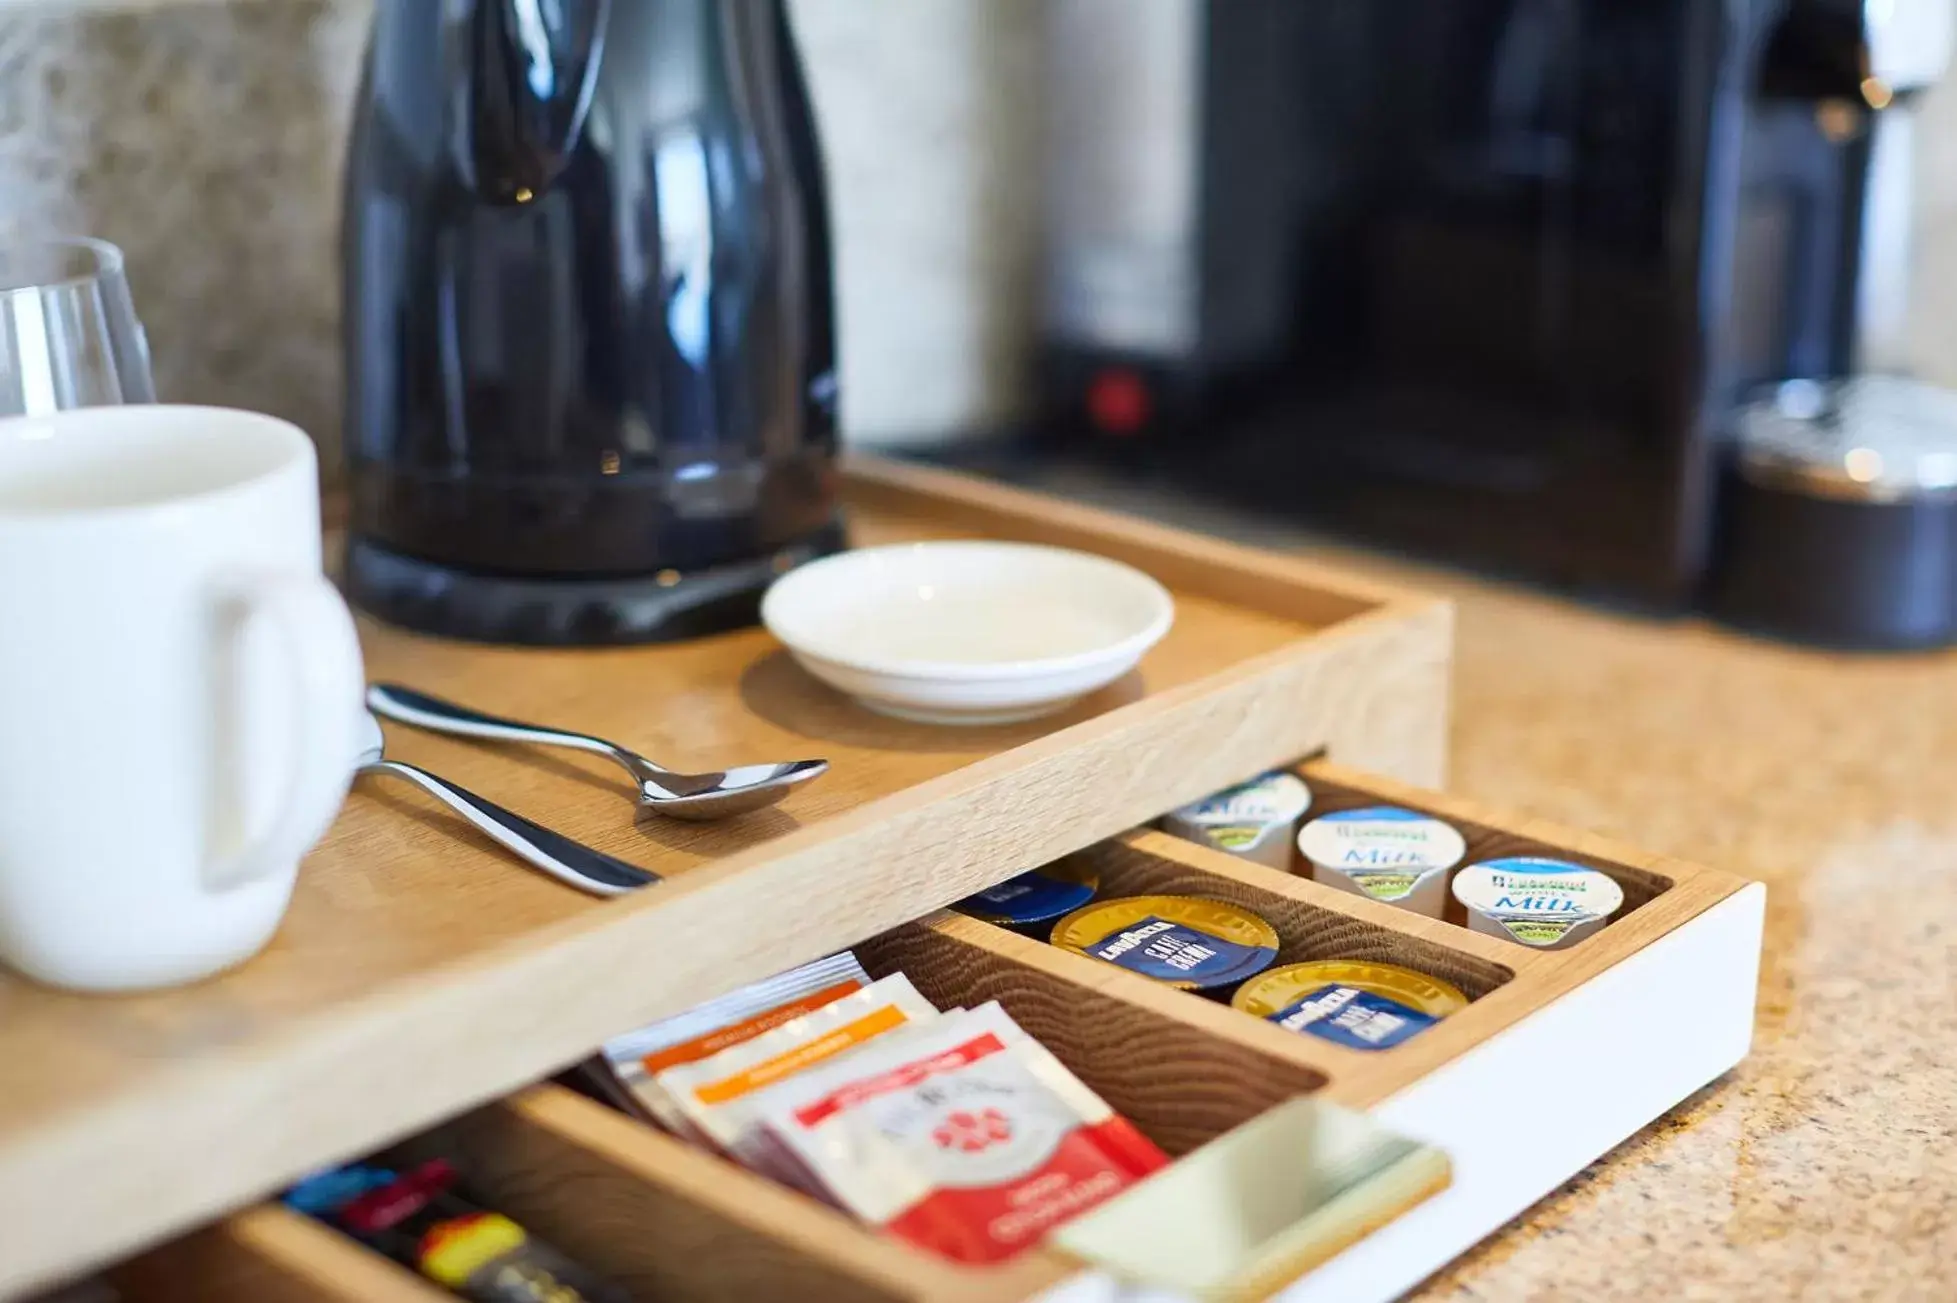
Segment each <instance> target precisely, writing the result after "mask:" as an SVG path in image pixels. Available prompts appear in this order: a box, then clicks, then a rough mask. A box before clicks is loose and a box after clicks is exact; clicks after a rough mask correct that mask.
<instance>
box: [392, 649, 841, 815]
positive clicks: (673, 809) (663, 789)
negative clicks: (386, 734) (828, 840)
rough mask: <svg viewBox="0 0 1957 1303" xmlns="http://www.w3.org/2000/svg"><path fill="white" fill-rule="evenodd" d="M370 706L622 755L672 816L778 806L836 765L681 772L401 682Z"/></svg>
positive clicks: (468, 730)
mask: <svg viewBox="0 0 1957 1303" xmlns="http://www.w3.org/2000/svg"><path fill="white" fill-rule="evenodd" d="M367 705H368V707H369V708H370V709H372V710H373V712H374V713H375V714H377V715H381V716H384V717H386V718H388V719H391V720H393V721H394V722H395V723H397V724H408V725H412V726H413V727H415V728H425V729H427V730H428V731H430V732H431V733H447V734H450V735H451V736H454V737H471V738H476V739H478V740H481V741H485V742H523V743H528V744H530V745H532V746H555V747H569V748H571V749H573V750H576V751H590V752H594V753H596V754H598V755H601V756H605V757H607V758H608V759H610V760H613V761H615V762H616V763H617V764H618V765H619V766H620V767H621V768H623V769H624V770H625V772H626V773H628V774H630V775H632V779H633V781H634V783H636V784H637V786H638V789H639V808H640V809H641V810H651V811H653V812H655V813H657V814H663V815H665V816H667V817H668V818H671V819H694V820H704V819H725V818H727V817H729V816H730V815H736V814H746V813H748V812H749V811H750V810H759V809H761V808H763V807H764V806H770V805H773V804H774V803H775V802H777V801H779V800H781V798H782V797H784V796H786V795H788V791H789V789H790V788H792V787H794V786H796V785H797V784H799V783H806V782H808V781H809V780H810V779H811V778H816V777H818V776H820V775H821V774H822V773H824V772H825V771H826V770H827V769H828V768H829V762H828V761H827V760H791V761H787V762H785V763H781V764H770V765H739V766H736V767H735V768H733V769H726V770H716V771H714V772H711V773H704V774H682V773H677V772H675V771H674V770H671V769H667V768H665V767H664V766H661V765H656V764H654V763H653V762H652V761H650V760H648V759H646V758H645V757H644V756H642V755H640V754H639V753H638V752H636V751H632V750H629V749H627V748H625V747H622V746H620V745H618V743H616V742H607V741H605V739H603V738H601V737H592V736H591V735H590V734H588V733H573V732H570V731H569V730H566V729H558V728H544V727H543V726H541V725H538V724H525V723H523V722H521V721H520V720H514V719H503V718H501V717H500V716H496V715H486V714H484V713H483V712H481V711H479V710H472V709H470V708H469V707H467V706H459V705H457V704H456V703H454V702H452V701H444V700H442V699H441V698H440V697H436V696H431V695H429V694H428V693H426V692H417V691H415V690H414V689H413V688H404V687H402V686H401V685H400V684H398V683H376V684H373V685H372V686H370V687H369V688H368V689H367Z"/></svg>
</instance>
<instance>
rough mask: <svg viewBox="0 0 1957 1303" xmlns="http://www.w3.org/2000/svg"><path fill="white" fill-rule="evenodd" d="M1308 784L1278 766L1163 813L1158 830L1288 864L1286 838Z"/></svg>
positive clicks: (1304, 806)
mask: <svg viewBox="0 0 1957 1303" xmlns="http://www.w3.org/2000/svg"><path fill="white" fill-rule="evenodd" d="M1310 808H1311V789H1310V788H1309V787H1306V786H1305V780H1304V779H1302V778H1300V777H1298V775H1296V774H1293V773H1289V772H1287V771H1285V770H1282V769H1273V770H1272V771H1271V772H1269V773H1267V774H1259V775H1258V776H1257V777H1255V778H1253V779H1251V780H1250V781H1249V782H1247V783H1238V784H1237V785H1236V786H1235V787H1226V788H1225V789H1223V790H1222V791H1220V792H1218V793H1217V794H1216V795H1214V796H1207V797H1204V798H1203V799H1202V800H1200V801H1192V802H1191V803H1190V804H1188V805H1185V806H1183V807H1181V808H1180V809H1177V810H1173V811H1171V812H1170V813H1168V814H1166V815H1164V816H1163V817H1162V831H1164V832H1168V833H1173V834H1175V835H1176V836H1177V837H1180V838H1182V839H1183V840H1184V841H1192V842H1196V843H1198V844H1200V845H1203V846H1208V847H1210V848H1212V849H1214V850H1219V851H1222V852H1223V853H1224V854H1226V855H1234V856H1236V857H1237V858H1239V859H1244V860H1252V861H1254V862H1256V863H1258V864H1263V865H1267V866H1269V867H1271V868H1273V869H1285V870H1289V869H1290V867H1291V839H1292V837H1293V835H1294V834H1295V833H1296V832H1297V830H1298V820H1300V819H1302V818H1303V817H1304V814H1305V811H1306V810H1309V809H1310Z"/></svg>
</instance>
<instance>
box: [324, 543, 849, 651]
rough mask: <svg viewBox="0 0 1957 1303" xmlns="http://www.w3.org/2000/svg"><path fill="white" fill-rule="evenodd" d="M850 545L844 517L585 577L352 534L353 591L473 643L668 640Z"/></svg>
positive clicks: (708, 626) (349, 577)
mask: <svg viewBox="0 0 1957 1303" xmlns="http://www.w3.org/2000/svg"><path fill="white" fill-rule="evenodd" d="M845 546H846V543H845V540H844V534H843V526H842V522H841V520H840V519H837V520H834V521H832V522H830V524H828V525H827V526H825V527H824V528H822V529H821V530H819V531H817V532H816V533H815V534H813V535H811V536H809V537H807V538H805V539H803V540H801V541H800V542H797V543H794V544H792V545H790V546H787V547H783V548H781V549H779V550H777V551H774V552H772V553H768V554H766V555H763V556H759V557H751V558H744V559H742V560H738V561H731V562H726V563H724V564H720V565H712V566H706V567H703V568H700V569H697V570H688V571H680V570H660V571H657V572H655V573H653V574H649V575H605V576H587V577H580V578H552V577H547V576H534V575H524V576H512V575H498V574H478V573H475V572H471V571H466V570H457V569H455V568H453V567H450V566H446V565H436V564H432V563H430V562H427V561H421V560H417V559H416V558H414V557H410V556H405V555H403V554H401V553H399V552H395V551H391V550H389V549H387V548H384V547H381V546H379V545H378V544H376V543H374V542H372V541H371V540H368V539H364V538H355V539H353V540H352V542H351V543H350V544H349V545H348V548H347V561H346V567H347V569H346V585H347V595H348V597H349V598H351V599H352V601H353V602H354V603H355V604H356V605H358V606H360V607H361V608H363V609H365V610H367V611H370V612H372V613H373V614H375V615H377V616H379V617H380V618H381V619H383V620H386V621H389V622H390V623H393V624H399V625H404V626H406V627H408V628H412V629H430V630H438V631H440V632H441V633H443V634H445V635H447V636H449V637H454V638H466V639H469V640H471V641H476V642H498V643H524V644H529V645H531V646H592V645H596V644H618V643H640V642H663V641H669V640H672V639H676V638H693V637H698V636H700V635H702V634H708V633H719V632H722V631H723V630H727V629H736V628H740V627H742V626H745V625H750V624H753V623H755V621H756V620H757V619H758V618H759V611H760V607H761V595H762V593H763V592H765V591H766V590H767V588H768V585H769V584H771V583H773V582H774V580H775V578H776V576H778V575H780V574H783V573H784V572H786V571H788V570H790V569H792V568H793V567H795V566H798V565H801V564H802V563H803V562H805V561H812V560H814V559H815V558H817V557H820V556H827V555H828V554H829V553H831V552H839V551H841V550H842V549H843V548H844V547H845Z"/></svg>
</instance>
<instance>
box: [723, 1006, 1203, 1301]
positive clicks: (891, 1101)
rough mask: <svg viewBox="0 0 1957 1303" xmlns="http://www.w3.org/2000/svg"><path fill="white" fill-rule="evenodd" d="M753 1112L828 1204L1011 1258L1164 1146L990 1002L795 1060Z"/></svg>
mask: <svg viewBox="0 0 1957 1303" xmlns="http://www.w3.org/2000/svg"><path fill="white" fill-rule="evenodd" d="M755 1111H756V1113H757V1114H758V1116H759V1119H760V1121H761V1123H762V1125H763V1126H764V1127H765V1129H766V1132H767V1134H768V1136H769V1138H770V1139H771V1141H772V1142H773V1144H774V1145H775V1146H777V1147H778V1148H779V1149H780V1150H782V1151H785V1156H787V1157H790V1158H792V1160H793V1161H794V1163H795V1164H796V1165H797V1166H798V1167H800V1168H801V1169H802V1171H803V1173H805V1174H806V1176H807V1178H808V1180H809V1183H810V1184H811V1185H813V1186H815V1187H817V1188H818V1189H819V1190H820V1192H821V1193H822V1194H824V1195H825V1196H826V1197H828V1198H829V1199H831V1200H832V1201H834V1202H835V1203H836V1204H837V1205H838V1206H840V1207H842V1208H845V1209H847V1210H849V1211H850V1212H853V1213H855V1214H856V1215H857V1216H859V1217H861V1218H863V1219H864V1220H865V1221H868V1222H870V1223H872V1224H874V1225H877V1226H881V1227H884V1228H885V1229H887V1230H889V1231H890V1232H891V1233H892V1234H894V1235H898V1236H900V1237H902V1238H903V1239H906V1240H909V1241H910V1242H912V1243H913V1244H917V1245H920V1246H922V1247H924V1248H928V1249H931V1250H934V1251H936V1252H938V1253H941V1254H943V1255H944V1256H945V1257H947V1258H951V1259H953V1260H955V1261H958V1262H971V1263H983V1262H997V1261H999V1260H1001V1259H1004V1258H1008V1257H1011V1256H1012V1255H1013V1254H1015V1253H1018V1252H1019V1251H1020V1250H1021V1249H1024V1248H1026V1247H1027V1246H1029V1245H1031V1244H1035V1243H1037V1242H1038V1241H1039V1240H1040V1239H1041V1238H1042V1237H1044V1236H1045V1234H1046V1233H1047V1231H1049V1230H1051V1229H1052V1228H1053V1227H1055V1226H1058V1225H1059V1224H1060V1223H1061V1222H1064V1221H1066V1220H1067V1219H1069V1218H1071V1217H1073V1216H1075V1215H1077V1214H1079V1213H1082V1212H1085V1211H1086V1210H1087V1209H1089V1208H1092V1207H1094V1206H1095V1205H1097V1204H1100V1203H1104V1202H1106V1201H1107V1200H1108V1199H1109V1198H1111V1197H1113V1196H1114V1195H1116V1194H1118V1193H1120V1192H1121V1191H1122V1190H1125V1189H1127V1188H1128V1187H1129V1186H1131V1185H1133V1184H1134V1183H1135V1182H1137V1181H1139V1180H1141V1179H1142V1178H1143V1177H1145V1176H1147V1175H1148V1174H1149V1173H1151V1172H1153V1171H1155V1170H1156V1169H1158V1168H1160V1167H1163V1166H1166V1165H1167V1163H1168V1161H1169V1160H1168V1157H1167V1155H1165V1154H1164V1153H1163V1152H1162V1151H1161V1150H1160V1149H1158V1148H1157V1147H1156V1146H1155V1144H1154V1143H1153V1142H1152V1141H1150V1140H1149V1139H1148V1138H1147V1137H1146V1136H1144V1135H1142V1133H1141V1132H1140V1131H1137V1130H1136V1129H1135V1127H1134V1125H1133V1124H1132V1123H1130V1122H1129V1121H1128V1120H1127V1119H1126V1118H1123V1117H1120V1116H1118V1115H1116V1114H1115V1113H1114V1111H1113V1110H1112V1109H1110V1108H1109V1107H1108V1106H1107V1104H1106V1102H1105V1101H1103V1100H1102V1099H1101V1097H1100V1096H1099V1095H1096V1094H1095V1093H1094V1092H1093V1091H1092V1090H1090V1089H1088V1087H1087V1086H1086V1085H1085V1084H1084V1083H1083V1082H1082V1081H1081V1080H1080V1079H1079V1078H1078V1077H1076V1076H1074V1075H1073V1073H1071V1072H1069V1071H1068V1070H1067V1069H1066V1067H1065V1066H1064V1065H1063V1064H1062V1063H1061V1062H1060V1061H1059V1060H1058V1059H1056V1058H1054V1057H1053V1055H1052V1054H1051V1053H1049V1052H1048V1051H1047V1049H1046V1048H1045V1047H1044V1046H1042V1045H1040V1044H1039V1043H1038V1042H1037V1041H1034V1040H1033V1039H1032V1038H1030V1037H1028V1036H1027V1035H1026V1033H1025V1032H1023V1031H1021V1030H1020V1028H1019V1025H1018V1024H1017V1023H1015V1022H1013V1020H1012V1019H1011V1018H1010V1017H1008V1016H1007V1014H1006V1012H1005V1010H1003V1009H1001V1008H1000V1007H999V1006H998V1005H997V1004H996V1003H994V1004H988V1005H985V1006H983V1007H982V1008H979V1009H975V1010H972V1011H970V1012H968V1013H960V1014H947V1015H945V1016H944V1017H943V1018H940V1019H939V1020H938V1021H937V1022H935V1023H932V1024H929V1025H928V1026H925V1027H922V1028H919V1029H917V1030H915V1031H911V1032H908V1033H906V1034H904V1035H902V1036H897V1037H892V1038H890V1040H889V1042H888V1043H887V1044H871V1045H868V1046H865V1047H864V1048H862V1049H860V1050H858V1051H856V1052H855V1053H854V1054H852V1055H850V1056H848V1057H847V1058H845V1059H839V1060H837V1061H835V1062H834V1063H831V1064H826V1065H823V1066H821V1067H818V1068H814V1069H811V1070H809V1071H808V1072H805V1073H802V1074H801V1075H799V1076H797V1077H795V1078H793V1079H791V1080H789V1081H787V1082H784V1083H782V1084H781V1085H779V1086H775V1087H772V1088H771V1089H770V1090H769V1091H768V1092H767V1093H766V1094H765V1095H764V1096H763V1097H762V1098H761V1099H760V1100H758V1101H757V1103H756V1105H755ZM798 1183H799V1182H798Z"/></svg>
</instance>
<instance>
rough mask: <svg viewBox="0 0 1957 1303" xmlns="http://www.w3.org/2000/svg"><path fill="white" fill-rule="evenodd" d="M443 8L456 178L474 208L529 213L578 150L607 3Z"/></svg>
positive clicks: (531, 1) (482, 1)
mask: <svg viewBox="0 0 1957 1303" xmlns="http://www.w3.org/2000/svg"><path fill="white" fill-rule="evenodd" d="M416 2H417V3H424V2H426V0H416ZM640 2H641V3H643V0H640ZM445 4H446V7H447V9H448V11H449V13H450V14H451V15H454V17H452V18H451V20H450V22H449V23H448V24H447V29H448V38H449V41H448V43H449V52H450V57H449V58H448V60H447V63H448V72H449V97H450V116H449V121H450V133H451V136H450V149H451V152H452V154H453V156H454V159H455V164H456V169H457V171H458V172H459V173H460V175H461V177H462V180H463V183H464V184H465V185H467V186H468V187H469V189H471V190H473V191H474V192H475V193H476V194H477V195H478V196H480V197H481V198H483V199H486V200H488V201H490V202H492V203H505V204H523V203H528V202H530V201H531V200H532V199H534V198H536V197H537V196H538V195H541V194H542V193H543V192H544V191H545V190H546V189H547V188H548V187H549V186H550V185H551V183H552V182H554V181H555V180H556V179H557V178H558V176H559V175H560V174H562V172H563V171H564V169H565V167H566V166H568V165H569V163H570V158H571V154H572V151H573V150H575V149H576V147H577V143H578V136H579V134H580V133H581V132H582V131H583V130H584V123H585V117H586V115H587V114H588V113H589V112H590V110H591V95H592V90H593V88H594V87H595V86H596V84H597V81H598V68H599V65H600V64H601V63H602V61H603V59H604V44H605V27H606V20H607V18H609V17H610V14H611V6H612V0H460V2H459V3H458V0H445Z"/></svg>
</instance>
